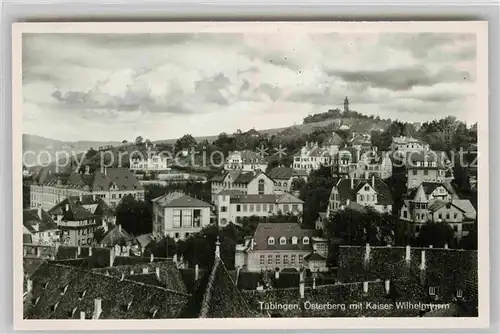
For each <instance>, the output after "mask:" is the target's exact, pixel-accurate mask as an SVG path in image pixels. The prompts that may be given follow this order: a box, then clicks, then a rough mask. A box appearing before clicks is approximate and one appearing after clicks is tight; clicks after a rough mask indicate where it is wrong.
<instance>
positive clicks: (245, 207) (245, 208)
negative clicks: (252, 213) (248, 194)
mask: <svg viewBox="0 0 500 334" xmlns="http://www.w3.org/2000/svg"><path fill="white" fill-rule="evenodd" d="M247 210H248V207H247V205H246V204H243V212H247Z"/></svg>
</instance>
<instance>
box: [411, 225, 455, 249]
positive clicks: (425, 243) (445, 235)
mask: <svg viewBox="0 0 500 334" xmlns="http://www.w3.org/2000/svg"><path fill="white" fill-rule="evenodd" d="M417 244H418V245H420V246H422V247H429V246H430V245H432V246H434V247H440V248H442V247H444V245H445V244H448V246H450V247H451V246H453V245H454V244H455V231H453V229H452V228H451V226H450V225H448V224H447V223H434V222H429V223H426V224H424V225H423V226H422V228H421V229H420V233H419V235H418V237H417Z"/></svg>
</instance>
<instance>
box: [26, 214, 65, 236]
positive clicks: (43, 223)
mask: <svg viewBox="0 0 500 334" xmlns="http://www.w3.org/2000/svg"><path fill="white" fill-rule="evenodd" d="M23 226H24V227H23V243H30V244H54V243H56V242H58V241H59V240H60V232H61V231H60V230H59V227H58V226H57V224H56V223H55V222H54V220H53V219H52V217H51V216H50V215H49V214H48V213H47V211H45V210H42V208H38V209H27V210H23Z"/></svg>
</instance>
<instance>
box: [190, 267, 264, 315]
mask: <svg viewBox="0 0 500 334" xmlns="http://www.w3.org/2000/svg"><path fill="white" fill-rule="evenodd" d="M255 316H256V312H253V311H252V310H251V309H250V307H249V306H248V304H247V302H246V300H245V299H244V298H243V296H242V294H241V292H240V291H239V290H238V288H237V287H236V285H235V284H234V281H233V280H232V278H231V275H230V274H229V272H228V271H227V269H226V266H225V265H224V262H222V260H221V259H220V258H216V259H215V261H214V264H213V266H212V268H211V269H210V270H209V271H207V273H206V274H205V275H204V276H203V277H202V278H201V279H200V281H199V283H198V285H197V287H196V290H195V292H194V293H193V295H192V296H191V298H190V300H189V301H188V303H187V304H186V308H185V309H184V311H183V313H182V317H186V318H193V317H195V318H248V317H255Z"/></svg>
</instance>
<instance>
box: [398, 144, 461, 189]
mask: <svg viewBox="0 0 500 334" xmlns="http://www.w3.org/2000/svg"><path fill="white" fill-rule="evenodd" d="M406 170H407V187H408V189H413V188H416V187H418V186H419V185H420V184H421V183H422V182H440V183H442V182H445V181H450V180H452V179H453V174H452V172H451V168H450V165H449V159H448V157H447V156H446V154H445V153H444V152H435V151H421V152H411V153H409V154H407V161H406Z"/></svg>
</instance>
